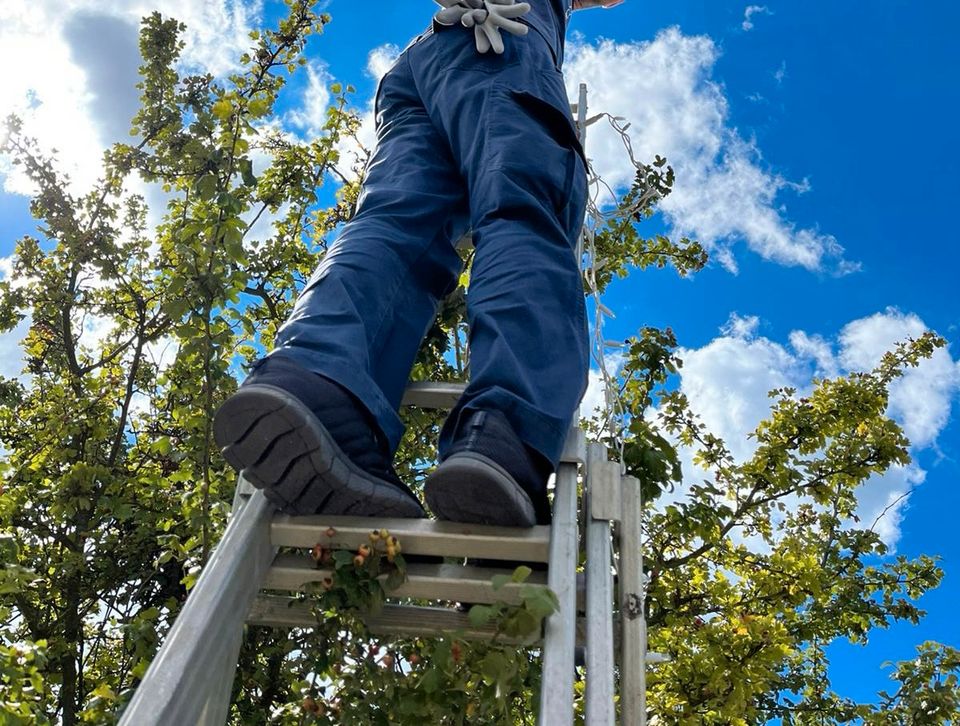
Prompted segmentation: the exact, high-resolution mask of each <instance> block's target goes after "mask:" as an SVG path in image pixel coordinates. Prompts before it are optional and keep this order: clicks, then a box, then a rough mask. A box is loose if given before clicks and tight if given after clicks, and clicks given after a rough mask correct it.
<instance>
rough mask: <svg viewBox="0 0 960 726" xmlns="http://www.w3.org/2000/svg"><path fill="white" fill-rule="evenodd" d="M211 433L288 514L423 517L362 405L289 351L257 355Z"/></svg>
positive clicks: (230, 459) (233, 461) (239, 468)
mask: <svg viewBox="0 0 960 726" xmlns="http://www.w3.org/2000/svg"><path fill="white" fill-rule="evenodd" d="M213 433H214V438H215V439H216V441H217V445H218V446H219V447H220V448H221V450H222V451H223V456H224V458H225V459H226V460H227V462H228V463H229V464H230V465H231V466H232V467H233V468H234V469H236V470H237V471H238V472H240V473H241V474H242V475H243V476H244V477H245V478H246V479H247V481H249V482H250V483H251V484H253V485H254V486H255V487H257V488H258V489H263V492H264V495H265V496H266V497H267V499H269V500H270V501H271V502H273V503H274V504H276V505H277V507H279V508H280V509H281V510H283V511H284V512H287V513H289V514H317V513H323V514H352V515H358V516H383V517H410V518H414V517H425V516H426V513H425V512H424V511H423V507H422V506H420V502H419V501H417V498H416V497H415V496H414V495H413V493H412V492H411V491H410V490H409V489H408V488H407V487H406V485H404V483H403V482H402V481H400V478H399V477H398V476H397V474H396V472H395V471H394V470H393V467H392V466H391V464H390V461H389V458H388V454H387V447H386V444H385V443H384V442H383V440H382V436H380V435H379V429H378V428H377V426H376V424H375V423H373V421H372V419H371V417H370V415H369V413H367V411H366V409H365V408H364V407H363V406H362V405H361V404H360V403H359V402H358V401H357V400H356V399H355V398H354V397H353V396H352V395H351V394H350V393H349V392H348V391H347V390H346V389H344V388H342V387H341V386H339V385H338V384H336V383H334V382H333V381H331V380H330V379H328V378H325V377H323V376H321V375H318V374H316V373H313V372H312V371H309V370H307V369H306V368H303V367H302V366H300V365H299V364H297V363H295V362H293V361H292V360H290V359H289V358H284V357H281V356H271V357H269V358H266V359H264V360H262V361H260V362H259V363H258V364H257V365H256V366H255V368H254V371H253V372H252V373H251V374H250V376H249V377H248V378H247V379H246V380H245V381H244V383H243V385H242V386H240V389H239V390H238V391H237V392H236V393H235V394H234V395H232V396H231V397H230V398H228V399H227V400H226V401H225V402H224V404H223V405H222V406H221V407H220V409H219V410H218V411H217V414H216V416H215V418H214V421H213Z"/></svg>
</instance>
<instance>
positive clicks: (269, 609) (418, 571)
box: [120, 85, 646, 726]
mask: <svg viewBox="0 0 960 726" xmlns="http://www.w3.org/2000/svg"><path fill="white" fill-rule="evenodd" d="M576 109H577V114H578V121H579V127H580V133H581V139H583V138H584V132H585V128H586V88H585V87H584V86H582V85H581V87H580V99H579V103H578V104H577V106H576ZM462 390H463V387H462V385H461V384H451V383H447V384H444V383H424V384H415V385H413V386H411V388H410V389H409V390H408V392H407V395H406V396H405V399H404V404H406V405H415V406H420V407H423V408H449V407H451V406H452V405H453V404H454V403H455V401H456V400H457V398H458V397H459V395H460V393H461V392H462ZM581 482H582V484H583V492H584V502H583V507H582V511H583V512H584V513H585V521H586V527H585V530H586V531H585V535H586V538H585V539H586V543H585V547H586V559H585V562H586V566H585V573H584V577H583V578H582V579H583V580H584V581H585V585H584V587H583V589H585V591H586V593H585V597H583V598H579V600H580V601H581V602H584V605H585V611H586V617H585V618H578V613H579V610H580V608H578V578H577V573H576V566H577V561H578V554H579V551H580V537H579V527H578V501H577V499H578V497H577V490H578V483H581ZM639 495H640V486H639V482H638V481H637V480H636V479H633V478H632V477H623V476H621V474H620V466H619V464H617V463H615V462H610V461H608V460H607V454H606V450H605V449H604V448H603V447H601V446H598V445H591V446H589V447H587V445H586V443H585V438H584V435H583V433H582V432H581V431H580V430H579V429H577V428H574V429H572V430H571V431H570V432H569V435H568V437H567V442H566V446H565V450H564V453H563V456H562V457H561V464H560V468H559V470H558V472H557V476H556V484H555V489H554V502H553V522H552V524H551V525H550V526H538V527H532V528H529V529H514V528H504V527H490V526H482V525H467V524H456V523H450V522H434V521H430V520H400V519H398V520H389V519H382V518H358V517H335V516H325V515H314V516H310V517H288V516H281V515H277V514H275V513H274V511H273V507H272V505H270V504H269V503H268V502H267V500H266V499H265V498H264V496H263V495H262V494H261V493H259V492H256V491H255V490H253V489H252V487H250V486H249V484H247V483H246V482H245V481H244V480H242V479H241V480H240V482H239V483H238V487H237V496H236V497H235V500H234V513H233V515H232V517H231V520H230V523H229V525H228V526H227V529H226V532H225V533H224V536H223V538H222V540H221V542H220V544H219V545H218V546H217V547H216V549H215V550H214V552H213V554H212V556H211V559H210V561H209V562H208V563H207V565H206V567H205V569H204V571H203V573H202V575H201V577H200V578H199V580H198V581H197V584H196V585H195V587H194V588H193V590H192V591H191V593H190V596H189V598H188V599H187V602H186V603H185V605H184V607H183V609H182V610H181V612H180V614H179V616H178V617H177V620H176V622H175V623H174V625H173V627H172V628H171V629H170V631H169V633H168V635H167V637H166V639H165V640H164V643H163V646H162V647H161V649H160V651H159V652H158V654H157V656H156V657H155V658H154V660H153V662H152V664H151V665H150V668H149V669H148V671H147V673H146V674H145V676H144V678H143V680H142V682H141V683H140V685H139V687H138V688H137V691H136V693H135V694H134V697H133V699H132V700H131V702H130V704H129V705H128V707H127V709H126V710H125V712H124V714H123V717H122V719H121V722H120V723H121V726H193V725H194V724H198V725H202V726H214V725H215V726H221V725H222V724H224V723H225V722H226V719H227V715H228V713H229V708H230V701H229V699H230V692H231V686H232V683H233V677H234V673H235V671H236V666H237V658H238V655H239V651H240V645H241V641H242V637H243V627H244V623H251V624H258V625H267V626H273V627H285V628H309V627H310V626H311V625H313V624H314V623H315V619H314V617H315V616H314V615H313V614H312V612H311V611H310V608H309V606H308V605H306V604H304V603H302V602H297V601H296V600H295V599H294V598H293V596H292V595H290V594H289V593H290V592H292V591H296V590H298V589H300V588H302V587H303V586H304V585H306V584H307V583H309V582H312V581H317V580H320V579H323V577H325V576H327V574H328V573H326V572H324V571H323V570H317V569H316V568H315V567H314V566H313V563H312V562H311V561H310V559H309V557H307V556H306V555H305V554H304V556H302V557H297V556H296V555H288V554H284V555H280V556H277V554H276V553H277V550H278V548H280V547H284V548H290V547H296V548H303V549H309V548H312V547H313V546H314V544H316V543H317V542H318V541H320V540H321V533H323V532H325V531H326V530H327V529H328V528H331V527H332V528H333V529H334V530H335V531H336V535H335V539H334V541H333V542H331V543H330V544H331V545H332V546H334V547H344V548H350V549H354V548H356V547H357V546H358V545H359V544H361V543H363V542H365V541H366V537H367V533H368V532H369V531H370V528H371V526H377V527H386V528H387V529H389V530H390V531H391V533H393V534H395V535H396V536H398V537H399V538H400V540H401V542H402V543H403V546H404V552H405V553H411V554H423V555H439V556H444V557H457V558H466V557H471V558H484V559H489V560H510V561H514V560H519V561H530V562H546V563H548V570H547V573H546V577H544V576H543V573H534V574H533V575H532V576H531V579H530V582H534V583H536V582H541V583H544V584H547V585H548V586H549V587H550V588H551V589H552V590H553V591H554V593H555V594H556V595H557V598H558V600H559V602H560V609H559V611H558V612H556V613H554V614H553V615H552V616H550V617H549V618H548V619H547V622H546V624H545V627H544V633H543V638H542V646H541V649H542V656H543V680H542V687H541V693H540V711H539V713H538V716H537V723H538V724H539V726H569V725H570V724H572V723H573V700H574V677H575V666H574V663H575V649H576V646H577V643H578V641H579V642H581V643H583V644H584V645H585V651H586V671H587V674H586V721H587V723H588V724H591V725H593V724H597V725H598V726H613V724H614V722H615V719H616V709H615V705H614V694H615V662H617V661H618V662H619V674H620V683H621V723H623V724H629V725H630V726H633V725H634V724H639V725H640V726H642V725H643V724H644V723H645V722H646V709H645V700H644V699H645V683H644V681H645V678H644V664H645V660H646V632H645V630H646V628H645V624H644V623H645V620H644V612H643V595H642V561H641V559H640V544H641V542H640V537H641V533H640V499H639ZM613 521H619V522H620V523H621V526H620V537H619V541H620V548H619V577H620V579H619V585H620V587H619V589H620V592H619V595H618V597H617V600H616V602H617V603H618V607H617V609H618V610H619V612H620V614H621V623H620V625H621V627H620V636H621V637H620V657H619V658H618V659H615V647H614V645H615V641H614V592H613V591H614V578H613V571H612V565H613V562H614V560H613V554H612V529H611V522H613ZM511 571H512V568H507V569H502V570H497V569H494V568H477V567H469V566H465V565H448V564H444V565H413V564H411V565H410V566H409V567H408V571H407V576H408V578H407V582H406V583H405V584H404V585H402V586H401V587H400V588H399V589H398V590H396V591H394V593H391V594H394V595H396V596H397V597H404V598H415V599H424V600H441V601H448V602H449V601H453V602H457V601H459V602H473V603H489V602H494V601H496V600H507V601H510V600H511V598H512V597H515V596H516V593H515V589H514V592H511V588H510V586H509V585H508V586H507V587H505V588H503V589H502V590H500V591H498V592H496V593H495V592H494V591H493V589H492V585H491V582H490V581H491V578H492V576H493V575H495V574H498V573H504V574H509V573H510V572H511ZM262 590H269V591H271V593H272V594H267V593H262V592H261V591H262ZM278 591H285V592H286V593H288V594H286V595H282V594H281V595H278V594H276V593H277V592H278ZM367 626H368V627H369V628H370V630H371V632H373V633H375V634H381V635H386V636H390V635H392V636H396V637H407V636H428V635H430V634H441V633H451V632H456V633H458V634H459V635H460V636H461V637H466V638H484V637H487V638H489V637H490V636H492V635H493V630H492V628H486V629H484V628H474V627H472V626H471V625H470V623H469V620H468V618H467V617H466V615H465V614H464V613H461V612H458V611H456V610H453V609H450V608H448V607H447V608H444V607H415V606H404V605H387V606H385V608H384V610H383V611H382V612H380V613H379V614H377V615H376V616H371V617H370V618H368V619H367Z"/></svg>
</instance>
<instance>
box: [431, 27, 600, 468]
mask: <svg viewBox="0 0 960 726" xmlns="http://www.w3.org/2000/svg"><path fill="white" fill-rule="evenodd" d="M464 35H466V34H464ZM531 35H533V34H531ZM457 36H459V34H457ZM457 36H455V34H453V33H450V34H448V35H447V36H446V37H441V38H438V39H436V40H437V41H438V43H439V44H440V45H441V50H442V51H445V52H441V53H440V56H441V58H442V59H443V60H445V61H446V63H447V64H448V66H449V65H456V66H457V67H456V69H454V70H453V71H452V72H449V71H450V69H449V68H444V67H443V66H442V65H439V66H438V64H436V63H433V64H430V65H428V64H427V62H426V61H424V62H423V63H422V64H421V65H418V58H417V56H416V55H414V56H413V66H414V69H415V71H416V72H417V78H418V81H419V82H420V83H421V90H422V93H423V95H424V99H425V101H426V105H427V108H428V109H429V110H430V112H431V115H432V116H433V117H434V118H435V119H436V120H437V122H438V125H441V126H442V127H443V128H444V130H445V131H446V132H447V134H448V136H449V138H450V139H451V146H452V149H453V153H454V158H455V159H456V162H457V164H458V166H459V168H460V173H461V174H462V175H463V177H464V178H465V179H466V181H467V186H468V189H469V197H470V221H471V227H472V229H473V234H474V243H475V246H476V255H475V258H474V263H473V271H472V274H471V280H470V289H469V292H468V295H467V308H468V322H469V325H470V351H471V356H470V384H469V386H468V388H467V391H466V393H465V394H464V396H463V397H462V399H461V401H460V403H459V404H458V405H457V407H456V408H455V409H454V411H453V412H452V414H451V416H450V418H449V419H448V421H447V424H446V425H445V427H444V429H443V432H442V434H441V441H440V446H441V454H442V453H443V452H444V450H445V448H447V447H449V446H450V444H451V442H452V440H453V438H454V435H455V434H456V431H457V426H458V423H459V421H460V419H461V416H462V415H463V414H464V413H465V412H469V411H472V410H478V409H497V410H500V411H502V412H503V413H504V414H506V416H507V418H508V420H509V421H510V423H511V425H512V427H513V428H514V429H515V431H516V432H517V433H518V434H519V436H520V437H521V439H522V440H523V441H524V443H526V444H527V445H528V446H530V447H532V448H533V449H535V450H537V451H538V452H540V454H541V455H542V456H543V457H544V458H546V459H547V460H548V461H549V462H550V463H551V464H552V465H553V466H556V464H557V462H558V460H559V457H560V454H561V451H562V447H563V442H564V439H565V436H566V432H567V429H568V427H569V425H570V422H571V420H572V417H573V414H574V411H575V409H576V406H577V404H578V403H579V400H580V398H581V397H582V395H583V392H584V390H585V387H586V375H587V369H588V344H587V327H586V319H585V314H584V302H583V292H582V287H581V278H580V269H579V261H578V260H577V259H576V254H575V249H576V241H577V237H578V234H579V230H580V226H581V224H582V219H583V211H584V205H585V201H586V171H585V166H584V162H583V160H582V157H581V152H580V150H579V144H578V142H577V140H576V133H575V129H574V127H573V123H572V120H571V118H570V114H569V106H568V103H567V100H566V93H565V91H564V89H563V81H562V77H561V76H560V74H559V72H557V71H556V69H554V68H553V67H552V59H550V58H549V57H548V56H547V55H546V54H545V53H544V52H541V50H542V49H541V48H539V47H538V46H537V45H536V42H535V40H534V39H532V38H531V39H522V40H520V42H514V41H516V39H512V41H511V43H510V46H509V47H508V49H507V52H506V53H505V54H504V56H502V57H500V58H495V59H483V58H480V59H478V60H477V61H476V64H477V65H476V66H473V65H471V63H473V61H471V60H470V57H469V56H468V55H466V54H465V53H461V48H460V47H459V45H460V44H462V43H463V42H464V41H463V40H462V39H461V38H460V37H457ZM468 40H469V39H468ZM491 70H492V71H494V72H487V71H491ZM425 88H429V89H430V92H429V95H428V91H427V90H424V89H425Z"/></svg>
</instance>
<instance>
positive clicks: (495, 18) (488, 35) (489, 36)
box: [435, 0, 530, 54]
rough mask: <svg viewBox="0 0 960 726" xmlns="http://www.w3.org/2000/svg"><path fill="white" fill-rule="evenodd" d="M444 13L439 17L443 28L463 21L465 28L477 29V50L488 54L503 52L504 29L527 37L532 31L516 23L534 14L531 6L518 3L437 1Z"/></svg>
mask: <svg viewBox="0 0 960 726" xmlns="http://www.w3.org/2000/svg"><path fill="white" fill-rule="evenodd" d="M436 2H437V3H438V4H439V5H442V6H443V10H441V11H440V12H438V13H437V14H436V16H435V17H436V20H437V22H438V23H440V24H441V25H453V24H454V23H457V22H459V23H460V24H461V25H462V26H463V27H465V28H473V32H474V37H475V39H476V43H477V50H478V51H479V52H480V53H486V52H487V51H489V50H490V49H491V48H492V49H493V52H494V53H498V54H499V53H503V50H504V46H503V38H502V37H501V35H500V31H501V30H505V31H507V32H508V33H511V34H513V35H526V34H527V32H529V30H530V28H529V27H528V26H527V25H525V24H523V23H520V22H517V21H516V20H514V18H519V17H520V16H522V15H526V14H527V13H528V12H530V4H529V3H525V2H521V3H518V2H516V0H436Z"/></svg>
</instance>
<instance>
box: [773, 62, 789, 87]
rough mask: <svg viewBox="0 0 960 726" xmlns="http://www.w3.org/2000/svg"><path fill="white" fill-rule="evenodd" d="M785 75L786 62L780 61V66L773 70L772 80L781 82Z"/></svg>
mask: <svg viewBox="0 0 960 726" xmlns="http://www.w3.org/2000/svg"><path fill="white" fill-rule="evenodd" d="M786 77H787V62H786V61H782V62H781V63H780V67H779V68H777V70H775V71H774V72H773V80H775V81H776V82H777V83H778V84H780V83H783V79H784V78H786Z"/></svg>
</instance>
